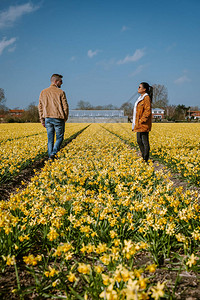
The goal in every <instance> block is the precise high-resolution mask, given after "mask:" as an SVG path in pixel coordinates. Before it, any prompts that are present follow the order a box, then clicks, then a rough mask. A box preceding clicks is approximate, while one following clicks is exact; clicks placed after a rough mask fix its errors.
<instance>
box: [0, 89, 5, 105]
mask: <svg viewBox="0 0 200 300" xmlns="http://www.w3.org/2000/svg"><path fill="white" fill-rule="evenodd" d="M5 101H6V98H5V93H4V89H2V88H0V104H4V103H5Z"/></svg>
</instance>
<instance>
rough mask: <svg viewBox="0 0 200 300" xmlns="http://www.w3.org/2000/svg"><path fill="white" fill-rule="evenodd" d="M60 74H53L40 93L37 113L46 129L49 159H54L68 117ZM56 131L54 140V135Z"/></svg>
mask: <svg viewBox="0 0 200 300" xmlns="http://www.w3.org/2000/svg"><path fill="white" fill-rule="evenodd" d="M62 77H63V76H62V75H59V74H53V75H52V76H51V85H50V87H48V88H47V89H44V90H43V91H42V92H41V93H40V97H39V105H38V109H39V115H40V121H41V123H42V125H43V126H44V127H46V129H47V136H48V154H49V159H52V160H53V159H54V157H55V155H56V153H57V152H58V151H59V150H60V146H61V144H62V141H63V138H64V132H65V122H66V121H67V119H68V114H69V108H68V103H67V99H66V95H65V92H64V91H63V90H61V89H60V87H61V85H62ZM55 133H56V142H55V144H54V137H55Z"/></svg>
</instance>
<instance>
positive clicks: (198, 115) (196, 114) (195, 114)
mask: <svg viewBox="0 0 200 300" xmlns="http://www.w3.org/2000/svg"><path fill="white" fill-rule="evenodd" d="M187 118H190V119H194V120H199V119H200V111H199V110H193V111H192V110H189V111H187Z"/></svg>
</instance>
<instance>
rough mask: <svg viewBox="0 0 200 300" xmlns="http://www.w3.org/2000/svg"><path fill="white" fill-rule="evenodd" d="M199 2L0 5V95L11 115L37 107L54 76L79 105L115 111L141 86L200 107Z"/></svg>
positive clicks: (95, 0) (1, 0)
mask: <svg viewBox="0 0 200 300" xmlns="http://www.w3.org/2000/svg"><path fill="white" fill-rule="evenodd" d="M199 11H200V1H199V0H168V1H165V0H151V1H150V0H143V1H139V0H123V1H121V0H115V1H113V0H59V1H52V0H35V1H26V0H24V1H21V0H15V1H13V0H9V1H8V0H0V87H1V88H3V89H4V91H5V95H6V98H7V101H6V105H7V106H8V107H9V108H15V107H19V108H26V107H27V106H28V105H29V104H30V103H33V102H34V103H35V104H38V97H39V94H40V91H41V90H42V89H44V88H46V87H48V86H49V84H50V76H51V75H52V74H53V73H59V74H62V75H63V86H62V89H63V90H65V92H66V94H67V98H68V102H69V106H70V108H71V109H73V108H76V105H77V103H78V101H80V100H84V101H89V102H90V103H91V104H92V105H98V104H99V105H106V104H113V105H116V106H120V105H121V104H122V103H124V102H125V101H127V100H129V98H130V97H131V96H132V95H133V94H134V93H135V92H137V87H138V85H139V83H140V82H142V81H147V82H149V83H150V84H162V85H165V86H166V88H167V90H168V96H169V103H170V104H175V105H177V104H184V105H186V106H189V105H190V106H195V105H198V106H200V100H199V95H198V92H199V91H198V87H199V79H200V58H199V57H200V55H199V54H200V35H199V32H200V18H199Z"/></svg>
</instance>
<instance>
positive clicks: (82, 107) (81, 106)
mask: <svg viewBox="0 0 200 300" xmlns="http://www.w3.org/2000/svg"><path fill="white" fill-rule="evenodd" d="M77 109H80V110H86V109H92V105H91V104H90V102H88V101H83V100H80V101H79V102H78V104H77Z"/></svg>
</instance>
